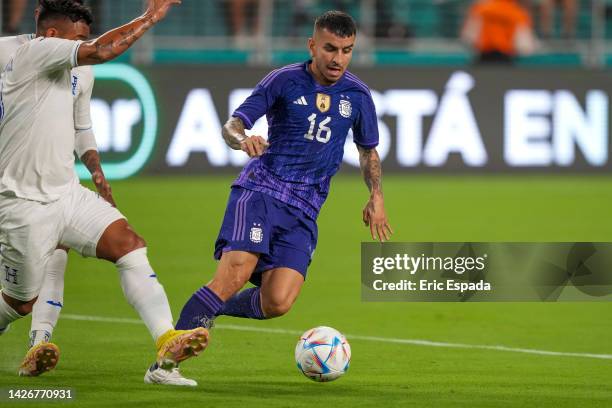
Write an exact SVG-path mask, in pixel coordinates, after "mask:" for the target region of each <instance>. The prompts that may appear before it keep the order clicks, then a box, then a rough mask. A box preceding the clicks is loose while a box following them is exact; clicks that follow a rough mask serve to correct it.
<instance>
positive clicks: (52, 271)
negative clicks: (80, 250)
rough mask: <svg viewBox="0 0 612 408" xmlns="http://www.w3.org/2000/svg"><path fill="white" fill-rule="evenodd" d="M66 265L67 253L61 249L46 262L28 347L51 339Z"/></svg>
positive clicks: (59, 305) (61, 301)
mask: <svg viewBox="0 0 612 408" xmlns="http://www.w3.org/2000/svg"><path fill="white" fill-rule="evenodd" d="M67 263H68V253H67V252H66V251H64V250H62V249H56V250H55V252H53V254H52V255H51V257H50V258H49V260H48V261H47V266H46V267H45V279H44V280H43V284H42V287H41V289H40V294H39V295H38V300H37V301H36V303H34V308H33V309H32V325H31V329H30V347H32V346H35V345H37V344H38V343H42V342H43V341H45V342H48V341H49V340H50V339H51V335H52V334H53V329H54V328H55V325H56V323H57V320H58V319H59V315H60V312H61V310H62V307H63V304H64V272H65V271H66V264H67Z"/></svg>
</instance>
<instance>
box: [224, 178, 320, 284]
mask: <svg viewBox="0 0 612 408" xmlns="http://www.w3.org/2000/svg"><path fill="white" fill-rule="evenodd" d="M317 234H318V231H317V223H316V222H315V221H314V220H312V219H311V218H309V217H308V216H306V214H305V213H304V212H303V211H302V210H300V209H298V208H296V207H293V206H290V205H289V204H285V203H283V202H282V201H280V200H277V199H276V198H273V197H271V196H269V195H267V194H264V193H260V192H258V191H252V190H246V189H244V188H242V187H238V186H234V187H232V191H231V193H230V196H229V201H228V203H227V208H226V210H225V216H224V218H223V224H222V225H221V231H219V236H218V237H217V241H216V243H215V259H221V254H222V253H223V252H229V251H246V252H253V253H257V254H259V255H260V256H259V262H257V266H256V267H255V271H254V272H253V275H252V276H251V279H250V281H251V282H252V283H253V284H255V285H257V286H259V285H261V274H262V273H263V272H266V271H269V270H270V269H275V268H280V267H284V268H291V269H294V270H296V271H298V272H299V273H300V274H302V276H304V279H306V271H307V269H308V265H310V261H311V259H312V254H313V252H314V250H315V247H316V246H317Z"/></svg>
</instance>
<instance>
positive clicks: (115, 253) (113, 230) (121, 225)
mask: <svg viewBox="0 0 612 408" xmlns="http://www.w3.org/2000/svg"><path fill="white" fill-rule="evenodd" d="M146 246H147V243H146V242H145V240H144V239H143V238H142V237H141V236H139V235H138V234H136V232H134V230H133V229H132V228H131V227H130V226H129V224H128V223H127V222H126V221H125V220H120V221H117V222H116V223H114V224H111V225H110V226H109V227H108V228H107V229H106V231H104V234H103V235H102V238H100V241H99V242H98V246H97V249H96V255H97V256H98V258H102V259H106V260H109V261H111V262H117V260H119V259H120V258H121V257H123V256H125V255H127V254H129V253H130V252H132V251H135V250H137V249H140V248H144V247H146Z"/></svg>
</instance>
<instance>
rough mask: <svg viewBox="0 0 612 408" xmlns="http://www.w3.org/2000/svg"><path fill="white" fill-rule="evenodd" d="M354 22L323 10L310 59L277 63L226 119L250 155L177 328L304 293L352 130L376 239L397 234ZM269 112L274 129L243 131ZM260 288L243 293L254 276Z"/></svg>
mask: <svg viewBox="0 0 612 408" xmlns="http://www.w3.org/2000/svg"><path fill="white" fill-rule="evenodd" d="M356 32H357V29H356V24H355V21H354V20H353V18H352V17H351V16H349V15H348V14H345V13H343V12H338V11H329V12H326V13H324V14H323V15H321V16H320V17H318V18H317V20H316V22H315V27H314V33H313V37H312V38H310V39H309V40H308V47H309V50H310V54H311V57H312V59H311V60H310V61H307V62H305V63H298V64H293V65H288V66H286V67H283V68H280V69H277V70H275V71H272V72H271V73H270V74H269V75H268V76H266V77H265V78H264V79H263V80H262V81H261V82H260V83H259V84H258V85H257V87H256V88H255V90H254V91H253V93H252V94H251V96H249V98H247V100H246V101H245V102H244V103H243V104H242V105H241V106H240V107H239V108H238V109H237V110H236V111H235V112H234V113H233V115H232V117H231V118H230V119H229V121H228V122H227V123H226V124H225V126H224V127H223V137H224V139H225V141H226V143H227V144H228V145H229V146H230V147H232V148H233V149H235V150H238V149H241V150H243V151H244V152H246V153H247V154H248V155H249V156H250V157H251V158H252V159H251V160H250V161H249V162H248V164H247V165H246V166H245V167H244V169H243V170H242V172H241V173H240V175H239V176H238V178H237V179H236V180H235V181H234V183H233V185H232V189H231V193H230V197H229V202H228V204H227V209H226V212H225V217H224V220H223V224H222V225H221V231H220V232H219V236H218V238H217V241H216V244H215V258H216V259H218V260H219V264H218V267H217V271H216V273H215V276H214V278H213V279H212V281H210V282H209V283H208V284H207V285H205V286H203V287H202V288H201V289H199V290H198V291H197V292H195V293H194V294H193V296H192V297H191V298H190V299H189V300H188V301H187V303H186V304H185V306H184V307H183V310H182V312H181V316H180V319H179V321H178V323H177V325H176V328H177V329H191V328H195V327H198V326H204V327H211V326H212V323H213V320H214V319H215V317H216V316H220V315H226V316H235V317H244V318H252V319H269V318H273V317H277V316H281V315H284V314H285V313H287V312H288V311H289V309H290V308H291V306H292V305H293V303H294V301H295V299H296V298H297V296H298V294H299V293H300V290H301V288H302V285H303V283H304V279H305V277H306V271H307V268H308V265H309V264H310V261H311V257H312V254H313V252H314V249H315V246H316V244H317V223H316V219H317V216H318V215H319V211H320V209H321V206H322V205H323V203H324V202H325V199H326V198H327V195H328V192H329V187H330V181H331V178H332V176H333V175H334V174H335V173H336V172H337V171H338V169H339V168H340V164H341V162H342V156H343V154H344V145H345V140H346V137H347V135H348V133H349V130H351V129H352V130H353V138H354V141H355V143H356V144H357V148H358V150H359V157H360V165H361V170H362V172H363V175H364V179H365V182H366V184H367V186H368V189H369V190H370V198H369V200H368V202H367V204H366V206H365V209H364V210H363V221H364V223H365V225H367V226H369V227H370V232H371V234H372V238H373V239H375V240H376V239H378V240H380V241H385V240H388V239H389V237H390V236H391V234H392V230H391V227H390V225H389V223H388V221H387V216H386V214H385V209H384V200H383V194H382V187H381V164H380V158H379V156H378V153H377V151H376V146H377V145H378V125H377V117H376V111H375V107H374V103H373V101H372V96H371V94H370V91H369V89H368V87H367V86H366V85H365V84H364V83H363V82H362V81H361V80H359V78H357V77H356V76H355V75H353V74H352V73H350V72H348V71H347V70H346V69H347V67H348V65H349V63H350V61H351V57H352V54H353V48H354V44H355V37H356ZM264 114H265V115H267V119H268V124H269V137H268V141H266V140H265V139H264V138H262V137H261V136H246V135H245V129H250V128H251V127H252V126H253V124H254V123H255V121H256V120H257V119H259V118H260V117H261V116H263V115H264ZM249 280H250V281H251V282H252V283H253V284H255V285H256V286H255V287H252V288H249V289H245V290H243V291H241V292H238V291H239V290H240V289H241V288H242V287H243V286H244V285H245V284H246V283H247V282H248V281H249Z"/></svg>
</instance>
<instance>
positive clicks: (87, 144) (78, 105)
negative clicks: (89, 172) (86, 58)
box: [74, 77, 98, 158]
mask: <svg viewBox="0 0 612 408" xmlns="http://www.w3.org/2000/svg"><path fill="white" fill-rule="evenodd" d="M88 79H89V80H88V81H87V87H86V88H85V89H83V92H81V93H80V94H79V96H78V97H77V98H76V101H75V102H74V130H75V133H76V140H75V151H76V152H77V155H78V156H79V158H80V157H81V156H83V154H85V152H87V151H89V150H98V145H97V143H96V137H95V135H94V133H93V124H92V121H91V93H92V91H93V85H94V80H93V77H90V78H88Z"/></svg>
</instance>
